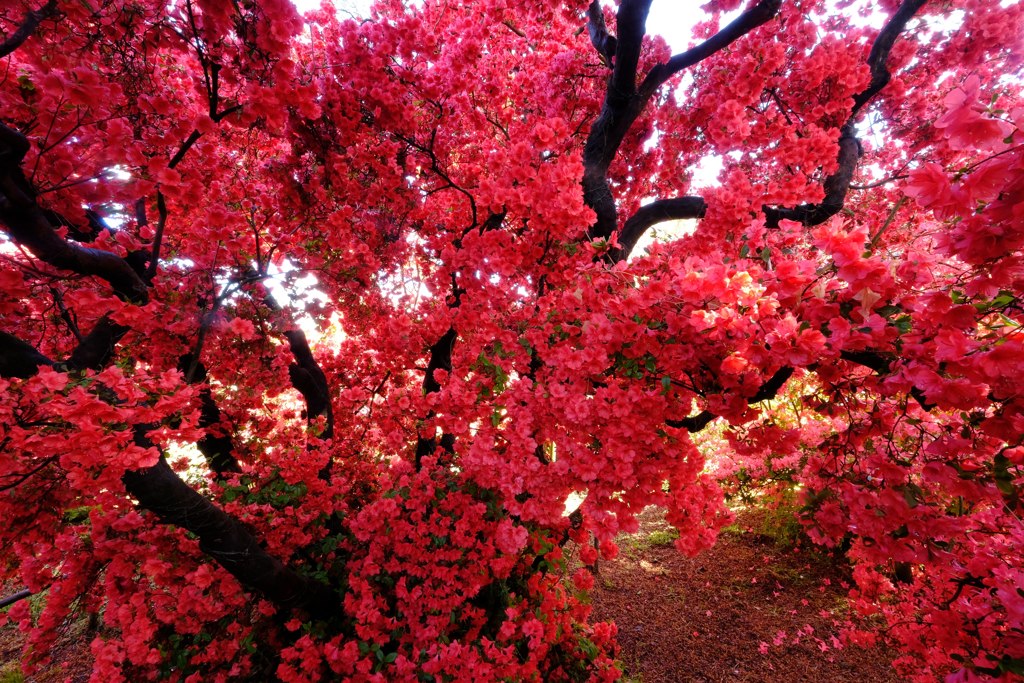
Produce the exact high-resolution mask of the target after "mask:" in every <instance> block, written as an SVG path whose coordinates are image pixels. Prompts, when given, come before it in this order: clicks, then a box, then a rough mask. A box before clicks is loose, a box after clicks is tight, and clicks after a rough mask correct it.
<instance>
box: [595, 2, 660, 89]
mask: <svg viewBox="0 0 1024 683" xmlns="http://www.w3.org/2000/svg"><path fill="white" fill-rule="evenodd" d="M651 1H652V0H622V4H620V5H619V12H618V14H617V15H616V24H617V31H618V38H617V39H616V43H615V66H614V68H613V69H612V77H611V81H609V83H608V95H607V100H606V101H611V102H612V103H613V104H615V103H619V102H622V103H624V102H626V101H628V99H629V98H631V97H632V96H633V94H634V93H635V92H636V67H637V65H638V64H639V63H640V48H641V45H642V44H643V40H644V35H645V34H646V33H647V30H646V25H647V13H648V12H649V11H650V9H651ZM591 7H593V5H591Z"/></svg>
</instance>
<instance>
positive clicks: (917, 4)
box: [850, 0, 927, 118]
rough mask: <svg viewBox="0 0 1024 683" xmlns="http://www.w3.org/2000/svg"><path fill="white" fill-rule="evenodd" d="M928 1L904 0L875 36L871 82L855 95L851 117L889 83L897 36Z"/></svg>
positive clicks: (871, 57) (869, 56) (870, 62)
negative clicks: (892, 55)
mask: <svg viewBox="0 0 1024 683" xmlns="http://www.w3.org/2000/svg"><path fill="white" fill-rule="evenodd" d="M926 1H927V0H904V2H903V4H901V5H900V7H899V9H897V10H896V12H895V14H893V15H892V18H890V19H889V21H888V23H886V25H885V26H884V27H883V28H882V30H881V32H880V33H879V34H878V37H876V38H875V42H874V44H873V45H872V46H871V52H870V53H869V54H868V66H869V67H871V82H870V83H868V87H867V88H865V89H864V90H863V91H862V92H861V93H860V94H858V95H856V96H854V98H853V111H852V112H851V114H850V118H853V117H855V116H857V114H859V113H860V110H861V109H863V108H864V106H865V105H866V104H867V103H868V102H870V101H871V98H873V97H874V96H875V95H877V94H878V93H879V91H880V90H881V89H882V88H884V87H885V86H886V85H888V84H889V79H890V78H891V77H892V76H891V74H890V73H889V67H888V65H887V64H886V62H888V60H889V52H891V51H892V46H893V45H894V44H895V43H896V38H898V37H899V35H900V33H902V32H903V29H904V28H906V26H907V24H908V23H909V22H910V20H911V19H912V18H913V17H914V15H915V14H916V13H917V10H919V9H921V7H923V6H924V3H925V2H926Z"/></svg>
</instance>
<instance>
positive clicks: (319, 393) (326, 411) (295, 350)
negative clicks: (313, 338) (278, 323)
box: [284, 329, 334, 439]
mask: <svg viewBox="0 0 1024 683" xmlns="http://www.w3.org/2000/svg"><path fill="white" fill-rule="evenodd" d="M284 336H285V338H286V339H287V340H288V347H289V348H290V349H291V351H292V355H293V356H294V357H295V362H294V363H292V364H291V365H289V366H288V376H289V377H290V378H291V380H292V386H294V387H295V388H296V389H298V390H299V393H300V394H302V398H304V399H305V400H306V416H307V418H308V419H309V420H310V421H311V422H312V421H314V420H316V419H317V418H320V417H323V418H324V419H325V420H326V424H325V425H324V429H323V431H322V432H320V438H321V439H330V438H331V437H333V436H334V411H333V410H331V391H330V387H329V386H328V384H327V375H325V374H324V371H323V369H321V368H320V364H319V363H317V362H316V358H314V357H313V351H312V349H310V348H309V342H308V341H307V340H306V335H305V333H303V331H302V330H300V329H293V330H288V331H287V332H285V333H284Z"/></svg>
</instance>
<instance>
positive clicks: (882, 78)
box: [762, 0, 926, 228]
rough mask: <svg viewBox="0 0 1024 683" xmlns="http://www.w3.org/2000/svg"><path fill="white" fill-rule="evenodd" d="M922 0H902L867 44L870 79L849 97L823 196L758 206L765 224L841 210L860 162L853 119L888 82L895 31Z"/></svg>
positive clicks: (806, 221)
mask: <svg viewBox="0 0 1024 683" xmlns="http://www.w3.org/2000/svg"><path fill="white" fill-rule="evenodd" d="M925 2H926V0H904V2H903V4H902V5H900V7H899V9H898V10H896V12H895V13H894V14H893V15H892V16H891V17H890V18H889V21H888V22H886V24H885V26H884V27H883V28H882V30H881V31H880V32H879V34H878V36H877V37H876V38H875V42H874V43H873V44H872V45H871V52H870V53H869V54H868V61H867V63H868V66H869V67H870V68H871V82H870V83H869V84H868V87H866V88H865V89H864V90H862V91H861V92H860V93H858V94H857V95H855V96H854V98H853V108H852V109H851V110H850V117H849V118H848V119H847V120H846V123H845V124H843V127H842V133H841V135H840V137H839V159H838V162H839V168H838V169H837V170H836V172H835V173H833V174H832V175H830V176H829V177H828V178H826V179H825V183H824V186H823V189H824V190H825V198H824V199H823V200H822V201H821V202H820V203H819V204H801V205H800V206H795V207H792V208H782V207H778V208H776V207H771V206H764V207H762V210H763V211H764V216H765V224H766V225H767V226H768V227H769V228H777V227H779V222H780V221H782V220H791V221H796V222H798V223H801V224H803V225H805V226H812V225H820V224H822V223H824V222H825V221H827V220H828V219H829V218H831V217H832V216H834V215H836V214H837V213H839V211H841V210H842V208H843V205H844V204H845V202H846V193H847V191H848V190H849V189H850V184H851V183H852V182H853V174H854V171H856V170H857V164H858V163H859V162H860V155H861V146H860V141H859V140H857V137H856V127H857V118H858V117H859V115H860V112H861V110H862V109H863V108H864V107H865V106H866V105H867V104H868V103H869V102H871V100H872V98H874V96H875V95H877V94H878V93H879V92H880V91H881V90H882V88H884V87H885V86H886V84H887V83H888V82H889V79H890V78H891V75H890V74H889V68H888V66H887V65H886V60H888V58H889V53H890V52H891V51H892V46H893V44H894V43H895V42H896V38H897V37H898V36H899V34H900V33H901V32H902V31H903V29H904V28H906V26H907V23H908V22H909V21H910V20H911V19H912V18H913V16H914V14H915V13H916V12H917V10H919V9H921V7H922V6H923V5H924V3H925Z"/></svg>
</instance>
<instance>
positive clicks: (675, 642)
mask: <svg viewBox="0 0 1024 683" xmlns="http://www.w3.org/2000/svg"><path fill="white" fill-rule="evenodd" d="M673 538H674V534H673V532H672V530H671V528H670V527H669V526H668V525H667V524H666V523H665V521H664V515H663V512H662V511H660V510H658V509H656V508H649V509H648V510H647V511H646V512H645V513H644V515H643V517H642V518H641V528H640V531H639V532H638V533H636V534H632V535H628V536H623V537H621V538H620V539H619V543H620V549H621V552H620V554H619V556H618V557H617V558H616V559H615V560H611V561H602V562H601V564H600V566H599V567H598V570H599V572H598V576H597V578H596V581H595V587H594V589H593V591H591V597H592V599H593V606H594V619H595V620H610V621H614V622H616V624H617V625H618V628H619V636H618V640H619V643H620V645H621V648H622V650H621V652H620V660H621V661H622V663H623V666H624V668H625V673H626V677H625V679H624V680H625V681H631V682H633V683H641V682H642V683H670V682H671V683H676V682H681V681H687V682H692V683H711V682H713V681H714V682H718V681H722V682H724V681H729V682H730V683H738V682H741V681H742V682H753V681H771V682H773V683H774V682H778V681H785V682H786V683H798V682H800V681H814V682H815V683H822V682H830V681H850V682H851V683H853V682H854V681H856V682H858V683H859V682H862V681H872V682H874V683H886V682H887V681H894V682H895V681H898V680H900V679H899V677H898V676H897V675H896V674H895V672H894V671H893V670H892V668H891V667H890V662H891V661H892V659H893V657H894V653H893V652H892V651H890V650H887V649H886V648H884V647H872V648H863V647H857V646H845V647H843V646H841V645H840V643H839V640H838V636H839V630H840V627H841V623H842V622H843V621H844V617H845V615H846V599H845V596H846V592H847V588H845V587H844V584H843V580H844V577H843V573H842V569H841V567H840V566H838V565H837V563H836V562H834V561H832V560H830V559H829V558H828V557H825V556H822V555H820V554H819V553H817V552H816V551H814V550H812V549H800V548H799V547H794V546H793V545H792V544H791V543H790V541H791V540H792V538H791V536H790V535H789V531H788V530H787V529H786V528H782V527H779V526H778V525H777V523H776V520H774V519H772V518H771V516H770V515H768V516H766V514H765V513H764V512H763V511H745V512H741V513H740V514H739V515H738V518H737V522H736V523H735V524H733V525H732V526H730V527H728V528H727V529H725V530H724V531H723V532H722V534H721V536H720V537H719V539H718V543H717V544H716V545H715V546H714V547H713V548H712V549H710V550H708V551H706V552H703V553H701V554H700V555H699V556H697V557H696V558H688V557H686V556H684V555H682V554H681V553H680V552H678V551H677V550H676V549H675V547H674V546H673V545H672V540H673ZM837 646H838V647H837Z"/></svg>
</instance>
